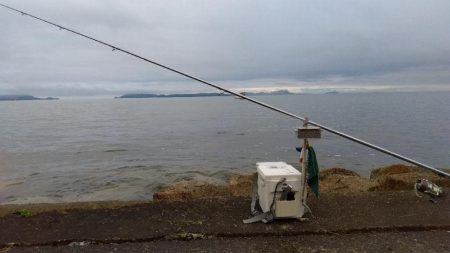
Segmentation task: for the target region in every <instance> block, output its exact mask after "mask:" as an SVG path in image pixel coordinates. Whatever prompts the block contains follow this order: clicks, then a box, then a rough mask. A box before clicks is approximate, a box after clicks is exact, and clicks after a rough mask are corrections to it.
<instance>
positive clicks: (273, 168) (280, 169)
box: [256, 162, 301, 179]
mask: <svg viewBox="0 0 450 253" xmlns="http://www.w3.org/2000/svg"><path fill="white" fill-rule="evenodd" d="M256 166H257V170H258V174H260V175H261V177H263V178H274V179H277V178H282V177H290V176H293V177H299V176H301V173H300V171H298V170H297V169H296V168H294V167H293V166H292V165H289V164H287V163H285V162H260V163H256Z"/></svg>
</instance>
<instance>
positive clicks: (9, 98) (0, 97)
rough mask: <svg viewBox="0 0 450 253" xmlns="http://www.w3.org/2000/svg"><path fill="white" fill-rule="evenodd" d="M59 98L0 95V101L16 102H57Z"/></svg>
mask: <svg viewBox="0 0 450 253" xmlns="http://www.w3.org/2000/svg"><path fill="white" fill-rule="evenodd" d="M58 99H59V98H52V97H47V98H37V97H34V96H31V95H0V101H17V100H58Z"/></svg>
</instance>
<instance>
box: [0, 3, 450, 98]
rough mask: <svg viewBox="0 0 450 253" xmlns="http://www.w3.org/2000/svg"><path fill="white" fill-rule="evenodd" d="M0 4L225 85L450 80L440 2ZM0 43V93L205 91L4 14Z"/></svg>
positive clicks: (448, 37) (444, 85) (434, 83)
mask: <svg viewBox="0 0 450 253" xmlns="http://www.w3.org/2000/svg"><path fill="white" fill-rule="evenodd" d="M2 3H5V4H8V5H11V6H14V7H16V8H19V9H23V10H24V11H28V12H31V13H33V14H35V15H37V16H41V17H44V18H47V19H50V20H52V21H54V22H56V23H59V24H61V25H65V26H68V27H71V28H73V29H75V30H78V31H80V32H85V33H87V34H90V35H92V36H94V37H97V38H99V39H102V40H106V41H108V42H111V43H112V44H115V45H117V46H119V47H123V48H126V49H129V50H131V51H134V52H136V53H139V54H142V55H143V56H146V57H149V58H151V59H154V60H157V61H160V62H162V63H164V64H168V65H170V66H173V67H175V68H179V69H180V70H184V71H187V72H190V73H192V74H194V75H196V76H199V77H201V78H204V79H208V80H212V81H218V82H220V83H224V84H225V85H227V87H232V88H241V87H268V86H277V83H288V84H289V86H290V87H307V86H308V85H323V86H330V87H331V86H332V87H337V88H339V87H346V86H349V85H350V86H352V87H353V86H355V87H357V86H361V87H368V86H370V87H373V86H377V85H378V86H379V87H385V86H398V87H406V86H411V87H419V89H420V87H423V89H430V87H433V89H448V86H449V83H450V74H449V73H450V34H449V33H448V24H450V16H449V15H448V10H449V9H450V2H448V1H421V0H411V1H408V2H407V3H405V1H392V0H389V1H387V0H386V1H331V0H329V1H277V2H275V1H200V0H192V1H162V0H161V1H144V0H140V1H138V0H136V1H119V0H97V1H90V0H77V1H74V0H67V1H57V0H40V1H25V0H14V1H13V0H2ZM0 45H2V46H1V47H0V93H18V92H19V93H33V94H36V95H63V96H70V95H102V94H104V95H109V94H121V93H124V92H133V91H161V92H171V91H199V90H207V88H206V87H203V86H201V85H198V84H193V83H192V82H189V81H188V80H186V79H184V78H182V77H179V76H176V75H175V74H172V73H168V72H167V71H164V70H162V69H159V68H157V67H153V66H151V65H148V64H145V63H143V62H140V61H139V60H137V59H133V58H130V57H129V56H126V55H123V54H120V53H117V52H111V50H110V49H108V48H105V47H102V46H100V45H96V44H94V43H92V42H90V41H87V40H84V39H82V38H79V37H76V36H73V35H72V34H69V33H67V32H65V31H58V29H56V28H54V27H50V26H47V25H44V24H40V23H36V22H34V21H33V20H31V19H30V18H29V17H22V16H20V15H18V14H15V13H12V12H10V11H8V10H5V9H0Z"/></svg>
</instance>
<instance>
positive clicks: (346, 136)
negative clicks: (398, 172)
mask: <svg viewBox="0 0 450 253" xmlns="http://www.w3.org/2000/svg"><path fill="white" fill-rule="evenodd" d="M0 6H2V7H4V8H7V9H10V10H12V11H15V12H18V13H20V14H22V15H24V16H29V17H31V18H34V19H36V20H39V21H41V22H44V23H47V24H49V25H52V26H55V27H57V28H59V29H60V30H66V31H68V32H71V33H74V34H76V35H79V36H81V37H84V38H86V39H89V40H92V41H94V42H97V43H100V44H102V45H105V46H107V47H110V48H112V50H113V51H121V52H123V53H125V54H128V55H131V56H133V57H136V58H138V59H141V60H143V61H146V62H148V63H151V64H154V65H156V66H159V67H161V68H164V69H167V70H169V71H172V72H174V73H177V74H180V75H182V76H185V77H187V78H190V79H192V80H195V81H197V82H200V83H203V84H206V85H208V86H210V87H213V88H215V89H218V90H221V91H223V92H226V93H228V94H231V95H234V96H237V97H240V98H243V99H245V100H248V101H250V102H252V103H255V104H257V105H260V106H262V107H265V108H268V109H270V110H273V111H276V112H279V113H282V114H284V115H287V116H289V117H291V118H295V119H299V120H302V121H304V120H305V118H303V117H300V116H298V115H295V114H293V113H290V112H288V111H285V110H282V109H280V108H277V107H274V106H271V105H269V104H266V103H263V102H260V101H258V100H255V99H253V98H250V97H247V96H244V95H242V94H239V93H237V92H233V91H231V90H228V89H225V88H223V87H221V86H218V85H216V84H213V83H210V82H207V81H205V80H202V79H200V78H197V77H195V76H192V75H189V74H187V73H184V72H182V71H179V70H176V69H173V68H171V67H169V66H166V65H163V64H161V63H158V62H155V61H152V60H149V59H147V58H145V57H142V56H140V55H137V54H135V53H133V52H130V51H127V50H124V49H121V48H119V47H116V46H114V45H112V44H109V43H107V42H104V41H101V40H98V39H95V38H93V37H90V36H88V35H85V34H82V33H80V32H77V31H74V30H72V29H69V28H67V27H64V26H61V25H58V24H55V23H53V22H50V21H48V20H45V19H42V18H39V17H36V16H33V15H31V14H29V13H26V12H24V11H21V10H18V9H15V8H12V7H10V6H7V5H4V4H1V3H0ZM308 123H309V124H311V125H314V126H317V127H320V128H322V129H323V130H325V131H328V132H330V133H333V134H336V135H339V136H341V137H343V138H345V139H348V140H351V141H354V142H356V143H359V144H361V145H364V146H366V147H369V148H372V149H375V150H377V151H380V152H382V153H385V154H388V155H391V156H393V157H396V158H398V159H400V160H403V161H405V162H409V163H411V164H414V165H416V166H419V167H422V168H424V169H427V170H431V171H433V172H435V173H437V174H439V175H442V176H445V177H449V178H450V173H447V172H444V171H441V170H438V169H436V168H434V167H432V166H430V165H427V164H424V163H421V162H418V161H416V160H413V159H411V158H408V157H406V156H403V155H400V154H398V153H395V152H393V151H390V150H388V149H385V148H382V147H380V146H377V145H375V144H372V143H369V142H367V141H364V140H361V139H358V138H356V137H353V136H351V135H348V134H346V133H343V132H340V131H337V130H334V129H332V128H330V127H326V126H324V125H321V124H319V123H316V122H313V121H309V122H308Z"/></svg>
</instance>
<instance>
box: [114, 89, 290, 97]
mask: <svg viewBox="0 0 450 253" xmlns="http://www.w3.org/2000/svg"><path fill="white" fill-rule="evenodd" d="M241 94H242V92H241ZM244 94H245V96H267V95H292V94H296V93H291V92H289V91H288V90H278V91H271V92H245V93H244ZM219 96H220V97H227V96H232V95H230V94H227V93H217V92H216V93H186V94H145V93H134V94H125V95H122V96H120V97H115V98H190V97H219Z"/></svg>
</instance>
